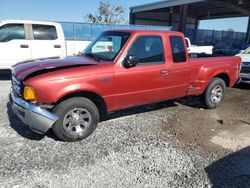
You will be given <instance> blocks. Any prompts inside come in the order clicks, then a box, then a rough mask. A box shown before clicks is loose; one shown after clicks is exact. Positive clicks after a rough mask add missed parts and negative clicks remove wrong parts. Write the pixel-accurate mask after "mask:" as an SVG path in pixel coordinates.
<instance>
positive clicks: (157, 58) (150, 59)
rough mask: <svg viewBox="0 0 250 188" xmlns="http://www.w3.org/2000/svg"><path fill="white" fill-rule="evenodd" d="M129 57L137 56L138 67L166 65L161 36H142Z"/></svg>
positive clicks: (132, 48)
mask: <svg viewBox="0 0 250 188" xmlns="http://www.w3.org/2000/svg"><path fill="white" fill-rule="evenodd" d="M127 55H129V56H135V57H136V58H137V59H138V61H139V63H138V65H149V64H164V49H163V43H162V38H161V37H160V36H155V35H153V36H140V37H138V38H137V39H136V40H135V41H134V43H133V44H132V46H131V47H130V49H129V50H128V54H127Z"/></svg>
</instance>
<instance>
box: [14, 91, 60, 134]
mask: <svg viewBox="0 0 250 188" xmlns="http://www.w3.org/2000/svg"><path fill="white" fill-rule="evenodd" d="M10 103H11V107H12V110H13V111H14V112H15V114H16V115H17V116H18V117H19V118H20V119H21V120H22V122H24V123H25V124H26V125H28V126H29V128H30V129H31V130H33V131H34V132H36V133H39V134H44V133H46V132H47V131H48V130H49V129H50V128H51V127H52V125H53V124H54V123H55V122H56V121H57V120H59V117H58V116H56V115H54V114H52V113H51V112H49V111H48V110H45V109H43V108H41V107H38V106H36V105H34V104H32V103H29V102H27V101H25V100H23V99H22V98H20V97H18V96H16V95H15V93H14V92H13V90H11V92H10Z"/></svg>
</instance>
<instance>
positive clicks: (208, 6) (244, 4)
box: [130, 0, 250, 20]
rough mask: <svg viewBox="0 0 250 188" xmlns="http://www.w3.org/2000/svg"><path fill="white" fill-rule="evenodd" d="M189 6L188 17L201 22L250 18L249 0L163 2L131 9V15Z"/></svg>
mask: <svg viewBox="0 0 250 188" xmlns="http://www.w3.org/2000/svg"><path fill="white" fill-rule="evenodd" d="M185 4H188V15H190V16H193V17H196V18H198V19H200V20H204V19H216V18H229V17H243V16H250V1H249V0H163V1H158V2H155V3H150V4H145V5H141V6H135V7H131V8H130V11H131V13H138V12H152V11H154V12H164V11H169V9H170V8H171V7H176V6H180V5H185Z"/></svg>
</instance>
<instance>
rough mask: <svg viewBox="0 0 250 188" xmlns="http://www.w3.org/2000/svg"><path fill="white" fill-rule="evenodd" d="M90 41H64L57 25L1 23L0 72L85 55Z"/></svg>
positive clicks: (37, 22) (7, 21) (44, 23)
mask: <svg viewBox="0 0 250 188" xmlns="http://www.w3.org/2000/svg"><path fill="white" fill-rule="evenodd" d="M90 42H91V41H76V40H67V41H66V40H65V38H64V33H63V29H62V26H61V25H60V24H59V23H55V22H44V21H31V20H5V21H1V22H0V52H1V53H0V70H3V69H10V68H11V66H12V65H14V64H16V63H18V62H22V61H27V60H35V59H44V58H63V57H65V56H68V55H73V54H78V52H79V51H83V50H84V49H85V47H86V46H87V45H88V44H89V43H90Z"/></svg>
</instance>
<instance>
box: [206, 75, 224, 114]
mask: <svg viewBox="0 0 250 188" xmlns="http://www.w3.org/2000/svg"><path fill="white" fill-rule="evenodd" d="M225 93H226V84H225V81H224V80H222V79H221V78H214V79H213V80H212V81H211V82H210V84H209V85H208V87H207V89H206V91H205V93H204V94H203V95H202V100H203V102H204V105H205V107H206V108H210V109H212V108H216V107H217V106H218V105H219V104H220V103H221V102H222V101H223V99H224V97H225Z"/></svg>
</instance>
